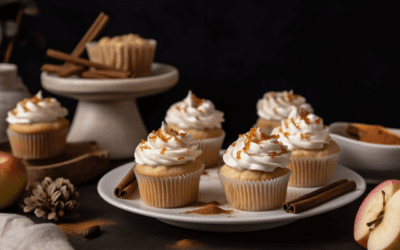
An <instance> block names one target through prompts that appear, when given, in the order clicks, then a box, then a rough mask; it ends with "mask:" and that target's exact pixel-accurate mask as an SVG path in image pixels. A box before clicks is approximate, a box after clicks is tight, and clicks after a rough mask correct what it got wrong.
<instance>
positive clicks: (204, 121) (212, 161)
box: [165, 91, 225, 168]
mask: <svg viewBox="0 0 400 250" xmlns="http://www.w3.org/2000/svg"><path fill="white" fill-rule="evenodd" d="M223 117H224V113H222V112H221V111H218V110H215V108H214V104H213V103H212V102H211V101H209V100H205V99H200V98H197V97H196V96H195V95H194V94H192V92H191V91H189V94H188V95H187V97H186V98H185V99H184V100H183V101H180V102H177V103H175V104H173V105H172V106H171V107H170V108H169V109H168V111H167V115H166V117H165V121H166V123H167V124H168V126H169V127H170V128H172V129H175V130H178V131H179V130H183V131H185V132H186V133H188V134H190V135H192V137H193V138H194V139H195V140H196V143H197V144H198V145H199V149H201V150H202V151H203V153H202V155H201V156H200V161H201V162H203V163H204V165H205V167H206V168H209V167H213V166H215V165H216V164H217V162H218V159H219V151H220V150H221V147H222V142H223V141H224V138H225V132H224V131H223V130H222V125H221V123H222V122H224V118H223Z"/></svg>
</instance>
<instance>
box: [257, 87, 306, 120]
mask: <svg viewBox="0 0 400 250" xmlns="http://www.w3.org/2000/svg"><path fill="white" fill-rule="evenodd" d="M294 108H302V109H305V110H307V111H308V112H310V113H313V112H314V110H313V108H312V107H311V105H310V104H308V103H306V99H305V98H304V97H302V96H300V95H295V94H293V90H290V91H289V92H288V91H282V92H274V91H270V92H267V93H265V94H264V96H263V98H261V99H260V100H258V102H257V115H258V116H259V117H261V118H263V119H265V120H275V121H280V120H282V119H285V118H287V117H288V116H289V114H290V112H291V111H292V110H293V109H294Z"/></svg>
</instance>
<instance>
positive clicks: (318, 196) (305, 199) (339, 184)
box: [282, 179, 357, 214]
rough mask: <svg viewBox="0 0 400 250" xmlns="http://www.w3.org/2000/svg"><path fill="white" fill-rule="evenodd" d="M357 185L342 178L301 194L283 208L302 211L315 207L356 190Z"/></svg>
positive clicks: (297, 211)
mask: <svg viewBox="0 0 400 250" xmlns="http://www.w3.org/2000/svg"><path fill="white" fill-rule="evenodd" d="M356 187H357V185H356V183H355V182H354V181H349V180H347V179H341V180H339V181H336V182H333V183H331V184H329V185H326V186H323V187H322V188H320V189H317V190H315V191H314V192H311V193H308V194H306V195H303V196H300V197H298V198H296V199H293V200H290V201H288V202H285V203H284V204H283V206H282V207H283V210H285V211H286V212H288V213H293V214H296V213H300V212H303V211H305V210H307V209H310V208H313V207H315V206H317V205H320V204H322V203H324V202H326V201H329V200H332V199H333V198H335V197H338V196H340V195H342V194H345V193H347V192H350V191H352V190H355V189H356Z"/></svg>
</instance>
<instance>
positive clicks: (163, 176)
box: [133, 123, 204, 208]
mask: <svg viewBox="0 0 400 250" xmlns="http://www.w3.org/2000/svg"><path fill="white" fill-rule="evenodd" d="M199 155H201V150H199V149H198V147H197V144H196V143H195V142H194V140H193V138H192V136H191V135H189V134H187V133H185V132H183V131H179V132H177V131H175V130H173V129H171V128H169V127H168V126H167V125H166V124H164V123H162V125H161V128H160V129H159V130H158V131H153V132H151V133H150V134H149V136H148V137H147V141H144V140H142V142H141V143H140V144H139V145H138V146H137V148H136V150H135V161H136V165H135V167H134V169H133V170H134V172H135V175H136V178H137V181H138V187H139V192H140V197H141V199H142V201H143V203H145V204H146V205H148V206H152V207H160V208H174V207H182V206H186V205H190V204H192V203H195V202H196V201H197V198H198V194H199V183H200V176H201V174H202V173H203V169H204V165H203V164H202V163H201V162H199V161H198V159H197V158H198V156H199Z"/></svg>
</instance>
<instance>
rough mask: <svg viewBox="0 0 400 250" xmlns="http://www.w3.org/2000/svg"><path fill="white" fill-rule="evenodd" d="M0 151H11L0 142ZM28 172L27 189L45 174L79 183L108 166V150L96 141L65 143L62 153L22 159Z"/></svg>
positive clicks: (52, 177)
mask: <svg viewBox="0 0 400 250" xmlns="http://www.w3.org/2000/svg"><path fill="white" fill-rule="evenodd" d="M0 151H4V152H8V153H11V148H10V145H9V143H8V141H6V142H1V143H0ZM22 162H23V163H24V164H25V166H26V169H27V172H28V184H27V187H26V190H29V189H30V188H31V186H32V185H33V184H34V183H35V182H41V181H42V180H43V179H44V178H45V177H46V176H49V177H50V178H51V179H53V180H55V179H57V178H58V177H63V178H65V179H69V180H70V181H71V182H72V184H74V185H79V184H82V183H84V182H87V181H89V180H91V179H93V178H95V177H97V176H99V175H101V174H102V173H104V172H105V171H106V170H107V169H108V167H109V155H108V151H106V150H100V149H99V148H98V146H97V144H96V142H92V141H91V142H76V143H67V146H66V148H65V151H64V153H63V154H62V155H60V156H57V157H54V158H51V159H44V160H23V161H22Z"/></svg>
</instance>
